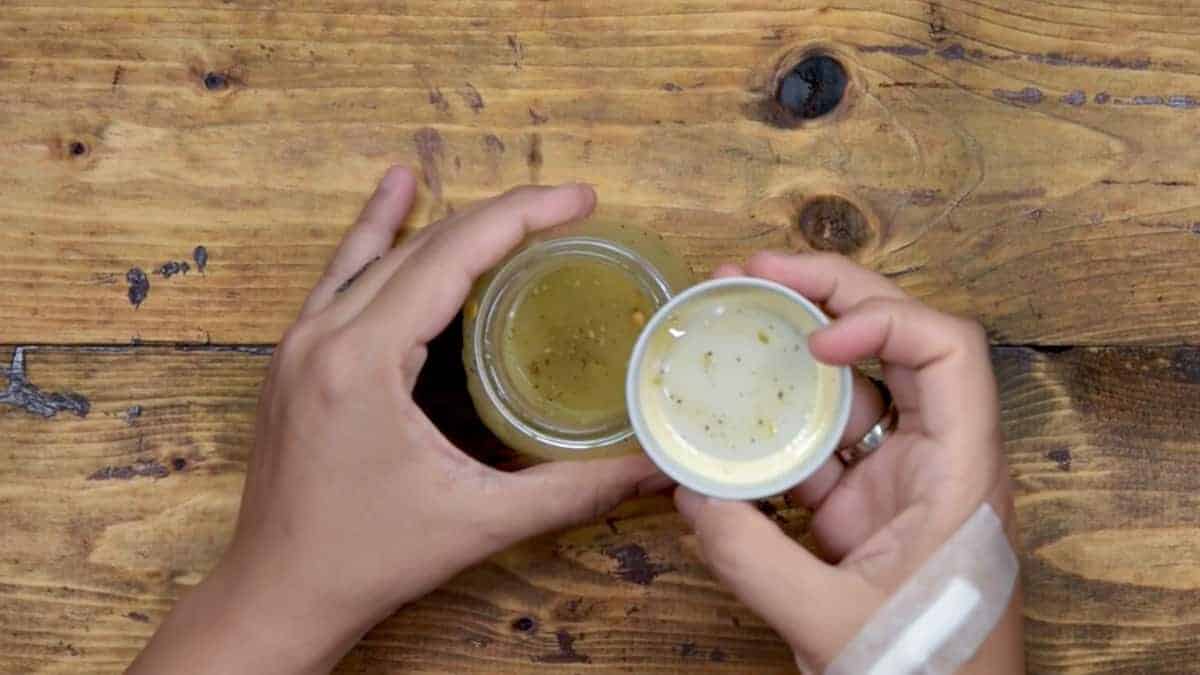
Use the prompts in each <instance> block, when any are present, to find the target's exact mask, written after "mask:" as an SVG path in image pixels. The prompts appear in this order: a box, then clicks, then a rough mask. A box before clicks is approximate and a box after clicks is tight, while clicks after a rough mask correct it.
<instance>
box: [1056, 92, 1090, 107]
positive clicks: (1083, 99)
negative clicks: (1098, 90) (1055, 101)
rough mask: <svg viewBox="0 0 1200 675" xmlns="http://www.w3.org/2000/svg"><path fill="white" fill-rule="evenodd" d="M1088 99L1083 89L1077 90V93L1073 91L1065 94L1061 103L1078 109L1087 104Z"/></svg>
mask: <svg viewBox="0 0 1200 675" xmlns="http://www.w3.org/2000/svg"><path fill="white" fill-rule="evenodd" d="M1087 99H1088V97H1087V92H1085V91H1084V90H1082V89H1076V90H1075V91H1072V92H1071V93H1069V94H1065V95H1064V96H1063V97H1062V99H1061V101H1062V102H1063V103H1065V104H1067V105H1071V106H1075V107H1076V108H1078V107H1079V106H1081V105H1083V104H1085V103H1087Z"/></svg>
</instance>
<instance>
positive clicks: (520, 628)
mask: <svg viewBox="0 0 1200 675" xmlns="http://www.w3.org/2000/svg"><path fill="white" fill-rule="evenodd" d="M512 629H513V630H515V631H517V632H519V633H533V632H535V631H537V622H536V621H534V620H533V619H531V618H529V617H527V616H522V617H519V618H516V619H513V622H512Z"/></svg>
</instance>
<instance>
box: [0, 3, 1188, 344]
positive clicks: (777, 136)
mask: <svg viewBox="0 0 1200 675" xmlns="http://www.w3.org/2000/svg"><path fill="white" fill-rule="evenodd" d="M1197 32H1200V14H1197V13H1196V12H1195V11H1194V8H1192V7H1189V6H1188V5H1187V4H1186V3H1184V4H1181V3H1179V2H1176V1H1174V0H1141V1H1140V2H1138V3H1136V4H1135V5H1131V4H1129V3H1122V4H1121V5H1120V6H1117V5H1113V4H1111V3H1105V2H1096V1H1093V0H1086V1H1080V0H1071V1H1070V2H1068V1H1066V0H1059V1H1054V2H1041V1H1035V0H1005V1H1003V2H1001V1H1000V0H942V1H925V0H888V1H887V2H867V1H866V0H848V1H847V2H843V3H838V4H837V5H836V6H835V5H831V4H826V3H817V2H799V3H782V2H771V1H768V0H759V1H755V2H750V1H745V2H736V3H729V2H719V1H718V0H696V1H689V2H644V1H638V2H634V1H632V0H619V1H617V2H606V3H599V4H597V3H581V2H564V3H546V2H535V1H532V0H530V1H512V2H510V1H506V2H482V1H475V0H468V1H464V2H455V3H444V2H436V1H434V0H409V1H407V2H387V1H384V2H377V1H374V0H372V1H370V2H367V1H366V0H331V1H329V2H315V1H313V0H307V1H302V2H293V3H288V5H287V8H286V9H285V8H282V7H281V6H280V5H279V4H278V3H274V2H266V1H265V0H238V1H236V2H224V1H218V0H173V1H172V2H170V3H162V2H155V3H148V2H141V1H136V2H133V1H130V0H121V1H120V2H117V1H116V0H84V1H81V2H75V3H71V4H70V5H69V6H67V5H62V4H60V3H49V2H44V1H42V0H9V1H8V2H5V3H4V5H3V7H2V8H0V37H2V38H3V39H0V113H2V114H0V186H3V187H0V194H2V195H3V197H4V198H3V200H0V290H2V291H3V292H0V339H2V340H4V341H8V342H12V343H26V342H28V343H38V342H55V343H129V342H130V341H136V340H142V341H171V342H173V341H190V342H205V341H211V342H215V343H271V342H274V341H276V340H277V339H278V337H279V335H280V334H281V332H282V330H283V329H284V328H285V327H286V326H287V325H288V323H289V322H290V321H291V319H292V317H293V316H294V314H295V311H296V309H297V307H298V306H299V303H300V302H301V300H302V298H303V296H304V293H305V291H306V290H307V289H308V288H309V287H310V285H311V284H312V282H313V281H314V279H315V278H316V277H317V275H318V274H319V273H320V271H321V269H322V267H323V265H324V263H325V261H326V259H327V257H328V256H329V253H330V251H331V250H332V247H333V246H334V245H335V244H336V242H337V240H338V238H339V237H340V235H341V233H342V232H343V231H344V229H345V228H346V226H347V225H348V224H349V223H350V222H351V220H352V219H353V217H354V214H355V212H356V210H357V208H358V206H359V205H360V203H361V202H362V200H363V198H364V196H365V195H366V193H367V192H368V191H369V190H370V189H371V187H372V185H373V183H374V182H375V181H376V180H377V179H378V177H379V176H380V175H381V174H382V172H383V170H384V168H385V167H386V166H388V165H389V164H391V163H407V164H411V165H413V166H415V167H417V168H418V169H419V170H420V171H421V172H422V174H423V176H424V178H425V187H424V188H423V191H422V199H421V201H420V203H419V204H418V208H417V210H416V213H415V214H414V216H413V218H412V225H413V226H414V227H418V226H421V225H423V224H425V223H427V222H429V221H430V220H431V219H433V218H436V217H438V216H439V215H441V214H443V213H445V212H447V211H449V210H451V209H453V208H456V207H458V206H461V205H462V204H463V203H465V202H467V201H469V200H473V199H476V198H479V197H482V196H484V195H487V194H490V193H493V192H495V191H497V190H500V189H503V188H505V187H508V186H511V185H513V184H518V183H524V182H529V181H534V182H555V181H561V180H565V179H584V180H588V181H591V182H593V183H595V184H596V185H597V187H598V190H599V192H600V194H601V198H602V206H601V211H602V215H603V216H604V217H611V218H616V219H621V220H624V221H627V222H631V223H635V224H638V225H641V226H644V227H648V228H652V229H656V230H658V231H660V232H662V233H663V234H664V235H665V236H666V237H668V239H669V241H670V242H671V243H672V245H674V246H675V247H676V248H677V250H678V251H679V252H680V253H681V255H682V256H683V257H684V258H685V259H686V260H688V261H689V262H690V263H691V264H693V265H695V266H696V267H697V268H698V269H699V270H701V271H705V270H707V269H708V268H710V267H711V266H712V265H713V264H715V263H716V262H718V261H720V260H722V259H725V258H729V257H733V258H738V257H741V256H744V255H746V254H748V253H749V252H751V251H753V250H756V249H759V248H763V247H785V248H799V249H805V248H807V247H808V246H809V243H808V240H807V239H806V238H805V237H804V236H803V234H802V233H800V232H798V231H797V230H796V224H795V220H796V218H795V216H796V209H797V208H798V205H799V204H800V203H802V202H803V201H804V200H805V199H807V198H809V197H813V196H817V195H823V194H839V195H843V196H845V197H848V198H850V199H851V200H852V201H854V202H856V203H858V204H860V205H861V206H862V207H863V208H864V209H865V210H866V211H867V215H868V220H869V222H870V223H871V227H872V229H871V232H870V236H869V237H866V238H865V240H864V241H863V242H862V245H861V246H858V247H857V248H855V249H854V250H853V251H852V253H853V255H854V256H855V257H856V258H858V259H859V260H861V261H863V262H864V263H866V264H868V265H870V266H872V267H874V268H876V269H879V270H881V271H884V272H886V273H888V274H890V275H892V276H894V277H895V278H896V279H897V280H898V281H899V282H900V283H901V284H902V285H904V286H905V287H906V288H907V289H909V290H910V291H912V292H913V293H915V294H916V295H918V296H920V297H922V298H924V299H926V300H928V301H929V302H931V303H933V304H935V305H937V306H939V307H942V308H945V309H949V310H953V311H957V312H962V313H968V314H971V315H975V316H978V317H980V318H981V319H982V320H983V321H984V323H985V324H986V325H987V327H988V328H989V330H990V331H991V334H992V335H993V336H994V337H995V338H996V340H997V341H1000V342H1007V343H1042V344H1116V343H1156V344H1177V343H1185V342H1194V341H1195V339H1196V337H1197V334H1198V331H1197V322H1198V321H1200V319H1197V317H1200V311H1198V310H1200V297H1198V296H1197V295H1196V294H1195V292H1194V288H1195V287H1196V285H1197V282H1200V271H1198V268H1197V266H1196V265H1195V260H1196V256H1197V254H1198V253H1200V237H1198V236H1197V233H1198V232H1200V225H1197V223H1200V189H1198V188H1197V184H1198V182H1200V176H1198V175H1197V167H1198V166H1200V147H1198V146H1197V144H1196V143H1193V142H1190V139H1194V138H1195V137H1196V136H1197V132H1198V131H1200V78H1198V76H1197V75H1198V73H1200V53H1198V51H1197V44H1198V43H1197V42H1196V40H1195V35H1196V33H1197ZM811 48H821V49H825V50H827V51H829V52H831V53H833V54H834V55H836V56H837V57H838V58H840V59H841V60H842V61H843V62H844V63H845V64H846V67H847V69H848V71H849V73H850V76H851V78H852V85H851V89H850V94H849V96H848V98H847V101H846V102H845V103H844V105H843V107H842V108H841V109H840V110H838V111H837V112H835V113H834V114H833V115H832V116H831V117H829V118H827V119H823V120H819V121H817V122H816V123H812V124H808V125H804V126H802V127H800V128H778V127H775V126H772V125H771V124H769V123H768V122H766V121H764V120H765V119H766V118H765V117H764V115H763V114H762V110H763V104H764V101H765V100H766V99H767V98H769V94H770V82H771V80H772V78H773V77H774V75H775V70H776V69H777V67H778V66H779V65H780V64H781V63H787V62H788V60H789V59H791V58H793V57H794V56H795V55H796V54H797V53H798V52H799V51H802V50H805V49H811ZM418 139H423V140H422V142H421V143H418ZM419 145H420V146H421V148H423V150H421V149H419V148H418V146H419ZM197 245H204V246H206V247H207V249H208V251H209V253H210V262H209V265H208V268H207V270H206V274H203V275H202V274H197V273H196V272H197V271H196V270H195V269H194V268H193V269H192V270H191V271H190V272H189V273H187V274H180V275H176V276H173V277H171V278H169V279H166V278H163V277H162V276H159V275H156V274H154V273H153V271H154V270H155V269H157V268H159V267H160V266H161V265H163V264H165V263H168V262H170V261H189V260H190V258H191V252H192V251H193V249H194V248H195V247H196V246H197ZM134 267H138V268H141V269H143V270H144V271H145V272H147V273H148V274H149V279H150V283H151V288H150V291H149V294H148V296H147V297H146V299H145V301H144V302H142V303H141V305H140V307H137V308H135V307H134V306H133V305H131V303H130V301H129V298H128V295H127V292H128V289H127V284H126V281H125V275H126V273H127V272H128V271H129V270H130V269H132V268H134Z"/></svg>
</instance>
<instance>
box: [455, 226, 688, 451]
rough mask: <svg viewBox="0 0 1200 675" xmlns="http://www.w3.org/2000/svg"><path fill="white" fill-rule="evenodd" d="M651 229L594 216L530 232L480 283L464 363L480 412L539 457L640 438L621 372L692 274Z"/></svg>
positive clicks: (623, 447)
mask: <svg viewBox="0 0 1200 675" xmlns="http://www.w3.org/2000/svg"><path fill="white" fill-rule="evenodd" d="M691 281H692V275H691V273H690V271H689V270H688V268H687V267H686V266H685V265H684V264H683V263H682V262H681V261H680V260H679V259H678V258H676V257H675V256H674V255H672V254H671V253H670V251H669V250H668V249H667V248H666V246H665V245H664V244H663V242H662V239H661V238H660V237H658V236H657V235H654V234H651V233H648V232H645V231H643V230H639V229H636V228H632V227H629V226H624V225H605V224H602V223H596V222H589V223H585V224H580V225H574V226H569V227H566V228H559V229H557V230H555V231H552V232H550V233H546V234H542V235H540V236H537V237H533V238H531V239H530V240H528V241H526V242H525V243H524V244H523V245H522V246H521V247H520V248H519V249H518V250H517V251H516V252H515V253H514V254H513V255H511V256H509V257H508V258H507V259H506V260H505V261H504V262H502V263H501V264H500V265H498V266H497V267H496V268H495V269H494V270H492V271H491V272H490V273H489V274H487V275H485V276H484V277H483V278H482V279H480V280H479V282H478V283H477V284H476V285H475V288H474V290H473V291H472V293H471V296H470V297H469V298H468V299H467V302H466V305H465V306H464V309H463V364H464V366H465V368H466V372H467V388H468V390H469V392H470V394H471V399H472V401H473V402H474V404H475V409H476V410H477V411H478V413H479V416H480V418H481V419H482V420H483V422H484V424H486V425H487V426H488V428H489V429H491V430H492V432H493V433H495V434H496V435H497V436H498V437H499V438H500V440H502V441H503V442H504V443H505V444H507V445H508V446H509V447H511V448H513V449H514V450H518V451H520V452H525V453H528V454H531V455H534V456H537V457H540V458H543V459H583V458H594V457H603V456H611V455H618V454H623V453H626V452H631V451H634V450H636V449H637V448H638V446H637V442H636V439H635V438H634V434H633V429H632V427H631V426H630V423H629V415H628V412H627V410H626V405H625V388H624V382H625V372H626V369H627V368H628V365H629V357H630V355H631V353H632V351H633V345H634V342H635V341H636V340H637V336H638V334H639V333H640V331H641V329H642V327H643V326H644V325H645V323H646V321H647V320H649V318H650V316H651V315H653V314H654V312H655V311H657V309H658V308H659V307H661V306H663V305H664V304H666V303H667V301H669V300H670V299H671V297H673V296H674V295H675V294H676V293H678V292H680V291H682V290H683V289H685V288H686V287H687V286H689V285H690V284H691Z"/></svg>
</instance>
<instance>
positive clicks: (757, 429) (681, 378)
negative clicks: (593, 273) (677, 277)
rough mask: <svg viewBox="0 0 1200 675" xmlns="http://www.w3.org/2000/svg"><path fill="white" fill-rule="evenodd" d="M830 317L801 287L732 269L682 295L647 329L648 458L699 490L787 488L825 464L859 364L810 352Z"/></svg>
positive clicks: (643, 341)
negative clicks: (853, 366)
mask: <svg viewBox="0 0 1200 675" xmlns="http://www.w3.org/2000/svg"><path fill="white" fill-rule="evenodd" d="M828 323H829V319H828V317H827V316H825V314H824V313H823V312H822V311H821V310H820V309H819V308H818V307H817V306H816V305H814V304H813V303H812V302H810V301H809V300H808V299H806V298H804V297H803V296H801V295H800V294H799V293H796V292H795V291H793V290H791V289H789V288H787V287H785V286H782V285H780V284H777V283H775V282H772V281H767V280H764V279H756V278H749V277H729V278H723V279H716V280H713V281H709V282H706V283H703V284H700V285H698V286H694V287H693V288H691V289H689V290H687V291H685V292H683V293H681V294H680V295H678V296H676V297H675V298H673V299H672V300H671V301H670V302H668V303H667V304H666V305H664V306H663V307H662V308H661V309H659V310H658V312H656V313H655V314H654V316H653V317H652V318H651V319H650V321H649V322H648V323H647V324H646V327H645V329H644V330H643V331H642V333H641V334H640V336H639V338H638V341H637V343H636V345H635V346H634V350H633V354H632V357H631V360H630V365H629V369H628V373H627V375H626V381H625V398H626V403H627V405H628V409H629V417H630V422H631V424H632V427H633V430H634V432H635V434H636V435H637V438H638V440H639V442H640V443H641V445H642V447H643V449H644V450H645V451H646V454H647V455H649V456H650V458H651V459H652V460H653V461H654V462H655V463H656V464H657V465H658V467H659V468H660V469H662V471H663V472H664V473H666V474H667V475H669V476H671V477H672V478H673V479H675V480H676V481H677V482H678V483H680V484H681V485H684V486H687V487H689V488H691V489H692V490H695V491H697V492H700V493H702V494H707V495H710V496H713V497H718V498H723V499H759V498H762V497H768V496H771V495H775V494H779V493H781V492H784V491H786V490H788V489H789V488H791V487H793V486H795V485H797V484H798V483H800V482H801V481H803V480H804V479H805V478H808V477H809V476H810V475H812V473H813V472H815V471H816V470H817V469H818V468H819V467H820V466H821V465H822V464H823V463H824V462H825V461H826V460H827V459H828V458H829V456H830V455H831V454H832V453H833V451H834V450H835V449H836V448H837V445H838V442H839V440H840V439H841V436H842V433H843V432H844V430H845V427H846V422H847V420H848V419H849V417H850V404H851V397H852V388H853V380H852V376H851V372H850V369H849V368H848V367H845V366H830V365H827V364H824V363H821V362H819V361H817V360H816V359H814V358H813V357H812V355H811V354H810V353H809V351H808V335H809V334H810V333H811V332H812V331H814V330H816V329H818V328H820V327H821V326H824V325H826V324H828Z"/></svg>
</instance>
